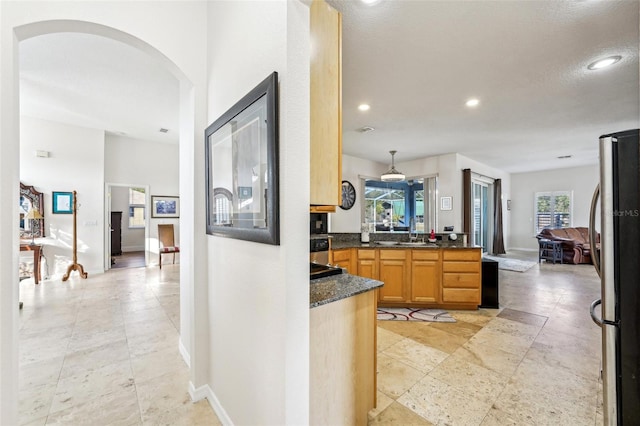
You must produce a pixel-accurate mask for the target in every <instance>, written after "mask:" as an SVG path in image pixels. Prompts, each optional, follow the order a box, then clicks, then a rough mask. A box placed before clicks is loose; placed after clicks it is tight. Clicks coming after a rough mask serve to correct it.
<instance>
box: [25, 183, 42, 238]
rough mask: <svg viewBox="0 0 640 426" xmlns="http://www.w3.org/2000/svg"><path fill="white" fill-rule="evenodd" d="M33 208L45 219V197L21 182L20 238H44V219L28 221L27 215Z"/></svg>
mask: <svg viewBox="0 0 640 426" xmlns="http://www.w3.org/2000/svg"><path fill="white" fill-rule="evenodd" d="M32 208H34V209H36V210H37V211H39V212H40V215H41V216H42V217H44V197H43V194H42V192H40V191H36V189H35V188H34V187H33V186H28V185H25V184H23V183H22V182H20V201H19V204H18V212H19V216H20V224H19V227H20V238H32V237H35V238H42V237H44V236H45V235H44V219H27V218H26V217H27V214H28V213H29V210H31V209H32Z"/></svg>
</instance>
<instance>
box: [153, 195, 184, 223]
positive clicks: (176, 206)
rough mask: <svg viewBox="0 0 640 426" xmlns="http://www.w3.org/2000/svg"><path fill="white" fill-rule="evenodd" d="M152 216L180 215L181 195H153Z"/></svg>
mask: <svg viewBox="0 0 640 426" xmlns="http://www.w3.org/2000/svg"><path fill="white" fill-rule="evenodd" d="M151 217H156V218H161V217H168V218H171V217H180V197H177V196H172V195H152V196H151Z"/></svg>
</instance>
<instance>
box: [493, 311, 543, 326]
mask: <svg viewBox="0 0 640 426" xmlns="http://www.w3.org/2000/svg"><path fill="white" fill-rule="evenodd" d="M498 318H503V319H508V320H511V321H518V322H521V323H524V324H530V325H534V326H537V327H543V326H544V323H545V322H547V320H548V319H549V318H548V317H544V316H542V315H535V314H530V313H528V312H522V311H516V310H515V309H509V308H505V309H503V310H502V311H501V312H500V313H499V314H498Z"/></svg>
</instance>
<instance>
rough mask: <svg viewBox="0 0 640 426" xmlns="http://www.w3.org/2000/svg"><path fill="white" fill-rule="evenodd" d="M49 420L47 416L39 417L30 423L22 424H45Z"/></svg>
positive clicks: (34, 425) (33, 425) (29, 425)
mask: <svg viewBox="0 0 640 426" xmlns="http://www.w3.org/2000/svg"><path fill="white" fill-rule="evenodd" d="M46 422H47V417H46V416H45V417H40V418H39V419H34V420H31V421H30V422H28V423H21V424H20V425H21V426H44V425H45V423H46Z"/></svg>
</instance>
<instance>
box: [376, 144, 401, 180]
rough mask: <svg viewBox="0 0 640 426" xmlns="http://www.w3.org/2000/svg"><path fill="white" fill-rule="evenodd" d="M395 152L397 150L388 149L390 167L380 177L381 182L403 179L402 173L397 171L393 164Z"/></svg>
mask: <svg viewBox="0 0 640 426" xmlns="http://www.w3.org/2000/svg"><path fill="white" fill-rule="evenodd" d="M396 152H398V151H389V154H391V168H390V169H389V170H387V171H386V172H385V173H384V174H383V175H382V176H381V177H380V178H381V179H382V181H383V182H401V181H403V180H404V177H405V176H404V174H403V173H400V172H399V171H397V170H396V167H395V165H394V161H393V156H394V155H396Z"/></svg>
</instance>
